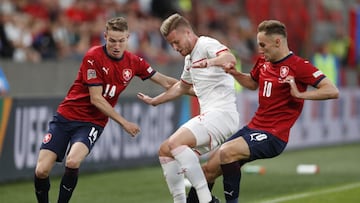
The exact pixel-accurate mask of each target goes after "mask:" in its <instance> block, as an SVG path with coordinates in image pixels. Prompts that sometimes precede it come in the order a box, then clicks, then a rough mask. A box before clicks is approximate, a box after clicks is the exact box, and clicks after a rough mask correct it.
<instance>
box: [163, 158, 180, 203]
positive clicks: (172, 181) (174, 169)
mask: <svg viewBox="0 0 360 203" xmlns="http://www.w3.org/2000/svg"><path fill="white" fill-rule="evenodd" d="M159 160H160V164H161V167H162V169H163V173H164V176H165V180H166V183H167V185H168V187H169V191H170V193H171V195H172V196H173V199H174V203H186V191H185V183H184V174H183V173H179V171H180V166H179V164H178V162H177V161H176V160H174V159H172V158H170V157H159Z"/></svg>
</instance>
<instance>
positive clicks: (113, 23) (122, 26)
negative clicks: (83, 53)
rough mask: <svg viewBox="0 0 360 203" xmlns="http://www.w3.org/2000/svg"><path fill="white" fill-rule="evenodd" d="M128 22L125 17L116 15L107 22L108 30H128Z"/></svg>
mask: <svg viewBox="0 0 360 203" xmlns="http://www.w3.org/2000/svg"><path fill="white" fill-rule="evenodd" d="M128 29H129V28H128V24H127V21H126V19H125V18H124V17H115V18H112V19H110V20H108V21H107V22H106V31H109V30H113V31H121V32H124V31H127V30H128Z"/></svg>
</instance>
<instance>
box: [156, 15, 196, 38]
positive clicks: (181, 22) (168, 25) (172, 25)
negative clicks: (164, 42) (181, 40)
mask: <svg viewBox="0 0 360 203" xmlns="http://www.w3.org/2000/svg"><path fill="white" fill-rule="evenodd" d="M179 27H187V28H190V29H191V30H192V27H191V25H190V23H189V21H188V20H187V19H185V18H184V17H183V16H181V15H179V14H178V13H175V14H173V15H171V16H169V17H168V18H166V19H165V20H164V21H163V23H162V24H161V26H160V32H161V34H162V35H163V36H164V37H167V36H168V35H169V33H170V32H171V31H173V30H176V29H177V28H179Z"/></svg>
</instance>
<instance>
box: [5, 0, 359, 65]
mask: <svg viewBox="0 0 360 203" xmlns="http://www.w3.org/2000/svg"><path fill="white" fill-rule="evenodd" d="M358 2H359V1H358V0H347V1H341V0H171V1H170V0H0V39H1V41H0V58H2V59H8V60H13V61H15V62H34V63H36V62H41V61H44V60H63V59H70V60H80V59H81V58H82V56H83V54H84V53H85V52H86V51H87V50H88V48H90V47H91V46H93V45H98V44H102V43H103V32H104V25H105V22H106V20H107V19H109V18H111V17H114V16H124V17H126V18H127V20H128V22H129V27H130V30H131V33H130V42H129V50H130V51H132V52H134V53H136V54H138V55H140V56H142V57H144V58H146V59H147V60H148V61H149V62H150V63H156V64H162V65H164V64H168V63H171V62H173V61H179V60H182V57H181V56H179V54H177V53H175V52H174V51H173V50H172V49H171V47H169V45H167V43H166V42H165V41H164V39H163V38H162V36H161V35H160V32H159V27H160V24H161V20H162V19H163V18H165V17H167V16H168V15H170V14H172V13H174V12H179V13H181V14H183V15H185V16H187V17H188V19H190V21H191V22H192V24H193V25H194V27H195V29H196V30H197V32H198V33H199V34H200V35H210V36H213V37H215V38H218V39H219V40H221V41H223V42H224V43H225V44H227V45H228V46H229V47H230V48H231V49H233V51H234V52H235V53H236V55H237V56H238V57H239V60H240V61H241V63H242V64H243V66H245V67H246V64H252V62H253V58H254V56H255V54H256V35H255V33H256V26H257V24H258V23H259V22H261V21H262V20H264V19H270V18H272V19H278V20H281V21H283V22H284V23H285V24H286V25H287V27H288V30H289V33H288V34H289V44H290V48H291V49H292V50H293V51H294V52H295V53H297V54H298V55H300V56H303V57H307V58H310V57H311V56H312V55H313V54H314V53H315V52H316V51H317V50H318V49H319V48H320V46H322V45H323V44H324V43H329V44H331V43H332V44H333V45H334V46H332V47H333V48H332V49H330V51H332V52H333V53H334V54H336V55H337V57H339V60H340V61H341V65H342V67H346V68H348V66H349V65H353V64H349V63H348V60H347V58H348V49H349V47H350V44H351V40H350V38H349V33H348V30H349V17H348V16H349V10H351V9H353V8H356V6H357V4H358Z"/></svg>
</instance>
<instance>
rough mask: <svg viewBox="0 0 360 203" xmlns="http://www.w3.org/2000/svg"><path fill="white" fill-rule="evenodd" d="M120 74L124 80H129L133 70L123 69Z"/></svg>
mask: <svg viewBox="0 0 360 203" xmlns="http://www.w3.org/2000/svg"><path fill="white" fill-rule="evenodd" d="M122 75H123V78H124V80H126V81H129V80H130V79H131V78H132V76H133V72H132V70H131V69H124V70H123V72H122Z"/></svg>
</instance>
